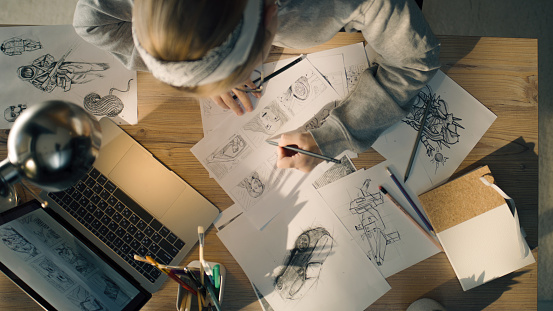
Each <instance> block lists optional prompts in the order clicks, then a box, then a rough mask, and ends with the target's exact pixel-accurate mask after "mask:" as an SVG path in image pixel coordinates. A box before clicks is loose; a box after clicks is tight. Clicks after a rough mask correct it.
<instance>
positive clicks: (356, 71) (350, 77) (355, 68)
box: [346, 64, 368, 93]
mask: <svg viewBox="0 0 553 311" xmlns="http://www.w3.org/2000/svg"><path fill="white" fill-rule="evenodd" d="M367 68H368V66H367V65H366V64H357V65H351V66H348V67H347V68H346V83H347V89H348V93H351V92H352V91H353V89H354V88H355V86H356V85H357V83H358V82H359V78H360V77H361V74H362V73H363V72H364V71H365V70H367Z"/></svg>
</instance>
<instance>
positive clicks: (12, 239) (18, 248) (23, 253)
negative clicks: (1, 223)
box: [0, 226, 41, 261]
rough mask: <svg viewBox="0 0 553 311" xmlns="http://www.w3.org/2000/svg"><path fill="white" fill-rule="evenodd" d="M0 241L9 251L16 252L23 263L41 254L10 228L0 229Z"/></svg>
mask: <svg viewBox="0 0 553 311" xmlns="http://www.w3.org/2000/svg"><path fill="white" fill-rule="evenodd" d="M0 239H1V240H2V242H3V243H4V244H5V245H6V246H7V247H8V248H9V249H11V250H12V251H14V252H16V253H17V254H18V255H19V256H20V257H22V258H23V260H25V261H26V260H29V259H33V258H35V257H36V256H38V255H40V253H41V252H40V251H39V250H38V249H37V248H36V247H35V246H34V245H33V244H32V243H31V242H29V241H28V240H27V239H25V238H24V237H23V236H22V235H21V234H19V232H17V231H16V230H15V229H14V228H13V227H11V226H6V227H4V228H0Z"/></svg>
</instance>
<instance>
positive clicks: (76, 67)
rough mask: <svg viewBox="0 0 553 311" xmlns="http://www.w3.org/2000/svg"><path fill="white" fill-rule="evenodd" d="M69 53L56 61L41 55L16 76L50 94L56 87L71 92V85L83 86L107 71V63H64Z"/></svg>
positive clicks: (49, 56) (46, 55) (101, 76)
mask: <svg viewBox="0 0 553 311" xmlns="http://www.w3.org/2000/svg"><path fill="white" fill-rule="evenodd" d="M71 52H72V50H71V49H69V51H67V53H65V54H64V55H63V56H62V57H61V58H59V59H58V60H57V61H56V59H55V58H54V56H52V55H50V54H45V55H42V56H40V57H38V58H37V59H35V60H34V61H33V62H32V63H31V64H30V65H24V66H21V67H19V68H18V69H17V76H18V77H19V78H20V79H21V80H23V81H26V82H29V83H30V84H32V85H33V86H34V87H36V88H37V89H39V90H41V91H43V92H48V93H50V92H52V91H53V90H54V89H55V88H56V87H60V88H61V89H63V91H64V92H67V91H69V90H71V85H72V84H84V83H87V82H90V81H92V80H94V79H97V78H103V75H102V74H101V73H100V72H102V71H105V70H107V69H109V64H107V63H85V62H66V59H67V57H68V56H69V54H71Z"/></svg>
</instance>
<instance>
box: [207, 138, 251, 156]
mask: <svg viewBox="0 0 553 311" xmlns="http://www.w3.org/2000/svg"><path fill="white" fill-rule="evenodd" d="M247 146H248V145H247V144H246V142H245V141H244V139H243V138H242V137H241V136H240V135H235V136H234V137H233V138H232V139H231V140H230V141H229V142H228V143H227V144H226V145H225V146H224V147H223V148H221V149H220V150H218V151H216V152H214V153H212V154H211V155H210V156H209V157H208V158H207V162H208V163H213V162H230V161H234V160H235V159H236V158H237V157H238V156H239V155H240V154H241V153H242V152H243V151H244V150H245V149H246V147H247Z"/></svg>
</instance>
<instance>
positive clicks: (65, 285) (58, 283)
mask: <svg viewBox="0 0 553 311" xmlns="http://www.w3.org/2000/svg"><path fill="white" fill-rule="evenodd" d="M35 269H36V270H37V271H38V272H39V273H40V274H42V275H43V276H44V278H45V279H46V280H47V281H48V282H49V283H50V284H52V285H53V286H54V287H56V288H57V289H58V290H59V291H61V292H64V291H66V290H68V289H69V288H71V287H72V286H73V285H75V281H73V280H72V279H71V278H70V277H69V276H68V275H67V274H66V273H65V272H64V271H63V270H62V269H60V267H58V266H57V265H56V264H54V262H53V261H51V260H50V259H48V258H46V257H43V258H42V259H41V260H40V262H39V263H38V266H36V267H35Z"/></svg>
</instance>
